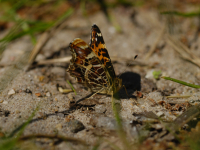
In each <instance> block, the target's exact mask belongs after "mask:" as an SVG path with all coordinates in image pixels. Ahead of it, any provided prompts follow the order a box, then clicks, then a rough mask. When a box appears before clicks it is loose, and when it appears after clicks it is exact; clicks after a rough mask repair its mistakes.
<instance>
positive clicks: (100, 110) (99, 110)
mask: <svg viewBox="0 0 200 150" xmlns="http://www.w3.org/2000/svg"><path fill="white" fill-rule="evenodd" d="M105 111H106V108H105V106H103V105H96V106H95V112H96V113H104V112H105Z"/></svg>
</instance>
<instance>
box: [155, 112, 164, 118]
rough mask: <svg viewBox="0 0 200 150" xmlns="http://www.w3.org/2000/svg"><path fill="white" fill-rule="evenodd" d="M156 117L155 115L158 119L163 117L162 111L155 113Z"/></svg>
mask: <svg viewBox="0 0 200 150" xmlns="http://www.w3.org/2000/svg"><path fill="white" fill-rule="evenodd" d="M156 115H157V116H158V117H161V116H164V113H163V112H162V111H159V112H158V113H156Z"/></svg>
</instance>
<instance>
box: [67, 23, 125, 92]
mask: <svg viewBox="0 0 200 150" xmlns="http://www.w3.org/2000/svg"><path fill="white" fill-rule="evenodd" d="M69 46H70V48H71V52H72V59H71V60H70V65H69V68H68V69H67V71H68V72H69V73H70V75H71V76H73V77H75V78H76V80H77V81H78V83H82V84H84V85H85V86H87V87H88V88H89V89H90V90H91V91H92V92H96V93H102V94H108V95H112V93H116V92H117V91H119V89H120V88H121V87H122V80H121V79H119V78H118V77H117V76H116V74H115V71H114V68H113V65H112V62H111V59H110V57H109V54H108V51H107V49H106V45H105V42H104V40H103V36H102V33H101V31H100V30H99V28H98V26H97V25H96V24H94V25H93V26H92V31H91V41H90V44H89V45H87V43H86V42H84V41H83V40H82V39H80V38H76V39H74V40H73V41H72V42H71V43H70V45H69Z"/></svg>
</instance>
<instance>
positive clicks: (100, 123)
mask: <svg viewBox="0 0 200 150" xmlns="http://www.w3.org/2000/svg"><path fill="white" fill-rule="evenodd" d="M96 121H97V123H96V126H97V127H104V128H106V129H109V130H116V129H117V123H116V121H115V119H113V118H110V117H99V118H98V119H97V120H96Z"/></svg>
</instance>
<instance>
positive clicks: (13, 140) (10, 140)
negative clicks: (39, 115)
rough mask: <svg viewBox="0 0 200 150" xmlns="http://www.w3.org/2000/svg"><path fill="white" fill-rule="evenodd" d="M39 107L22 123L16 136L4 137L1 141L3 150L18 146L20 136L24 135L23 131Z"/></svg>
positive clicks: (0, 147)
mask: <svg viewBox="0 0 200 150" xmlns="http://www.w3.org/2000/svg"><path fill="white" fill-rule="evenodd" d="M38 109H39V107H37V108H36V109H35V110H34V111H33V113H32V114H31V116H30V117H29V118H28V120H27V121H26V122H25V123H24V124H23V125H22V127H21V129H20V130H19V132H18V133H17V134H16V136H14V137H13V136H11V137H7V138H5V139H3V140H2V141H0V149H1V150H11V149H14V147H15V146H16V144H17V142H18V140H19V138H20V136H21V135H22V133H23V132H24V130H25V128H26V127H27V125H28V124H29V123H30V121H31V120H32V119H33V117H34V116H35V113H36V112H37V111H38Z"/></svg>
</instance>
